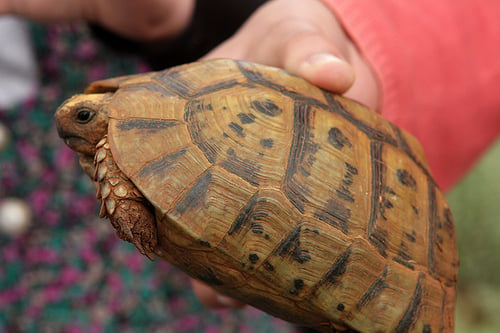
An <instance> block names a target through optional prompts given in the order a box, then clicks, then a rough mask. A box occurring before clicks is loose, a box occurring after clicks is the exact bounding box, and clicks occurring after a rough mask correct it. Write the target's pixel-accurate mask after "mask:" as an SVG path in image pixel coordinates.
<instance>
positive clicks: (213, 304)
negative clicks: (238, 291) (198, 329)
mask: <svg viewBox="0 0 500 333" xmlns="http://www.w3.org/2000/svg"><path fill="white" fill-rule="evenodd" d="M191 285H192V287H193V291H194V293H195V294H196V296H198V298H199V299H200V301H201V302H202V303H203V304H205V305H206V306H208V307H210V308H241V307H243V306H245V304H244V303H242V302H240V301H237V300H235V299H234V298H230V297H227V296H224V295H221V294H219V293H218V292H216V291H215V290H214V289H212V288H210V287H209V286H207V285H206V284H204V283H202V282H200V281H198V280H194V279H192V280H191Z"/></svg>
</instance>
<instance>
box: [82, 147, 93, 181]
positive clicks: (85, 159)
mask: <svg viewBox="0 0 500 333" xmlns="http://www.w3.org/2000/svg"><path fill="white" fill-rule="evenodd" d="M78 156H79V157H80V165H81V167H82V169H83V171H85V173H86V174H87V176H89V178H90V179H91V180H92V181H93V180H94V175H95V164H94V156H92V155H86V154H81V153H79V154H78Z"/></svg>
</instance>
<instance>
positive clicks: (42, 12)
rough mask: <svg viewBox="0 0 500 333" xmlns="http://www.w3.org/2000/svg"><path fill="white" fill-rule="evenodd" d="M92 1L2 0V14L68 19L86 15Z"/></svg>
mask: <svg viewBox="0 0 500 333" xmlns="http://www.w3.org/2000/svg"><path fill="white" fill-rule="evenodd" d="M87 3H90V1H67V0H0V14H14V15H18V16H21V17H25V18H28V19H31V20H35V21H41V22H51V21H68V20H77V19H82V18H84V17H85V8H86V4H87Z"/></svg>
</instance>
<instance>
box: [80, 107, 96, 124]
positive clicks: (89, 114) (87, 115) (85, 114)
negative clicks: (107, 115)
mask: <svg viewBox="0 0 500 333" xmlns="http://www.w3.org/2000/svg"><path fill="white" fill-rule="evenodd" d="M94 116H95V111H93V110H90V109H81V110H79V111H78V113H77V114H76V121H77V122H79V123H80V124H86V123H88V122H89V121H91V120H92V118H94Z"/></svg>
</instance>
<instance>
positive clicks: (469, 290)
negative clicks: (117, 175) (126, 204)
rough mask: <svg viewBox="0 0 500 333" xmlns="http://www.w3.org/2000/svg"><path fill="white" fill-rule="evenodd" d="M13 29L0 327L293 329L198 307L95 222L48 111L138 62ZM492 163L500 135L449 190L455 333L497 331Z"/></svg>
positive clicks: (67, 30)
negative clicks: (454, 237) (457, 260)
mask: <svg viewBox="0 0 500 333" xmlns="http://www.w3.org/2000/svg"><path fill="white" fill-rule="evenodd" d="M0 24H1V22H0ZM14 25H15V26H17V28H16V29H14V30H15V31H17V32H18V33H20V34H21V35H19V36H18V35H16V34H7V35H10V38H16V40H23V38H24V40H25V42H22V43H21V44H20V45H19V44H16V45H18V46H19V47H20V49H19V50H20V51H19V56H16V57H15V58H14V60H12V59H11V60H10V61H11V62H9V61H7V60H5V59H4V58H2V57H3V55H4V53H6V52H7V51H9V52H10V53H12V47H13V45H14V44H10V43H9V42H8V40H7V41H5V40H3V41H2V40H1V39H0V105H1V106H0V332H103V331H109V332H114V331H120V332H134V331H139V330H141V331H147V332H210V333H215V332H217V333H219V332H222V333H224V332H292V331H293V328H292V327H291V326H290V325H289V324H287V323H284V322H283V321H281V320H278V319H275V318H272V317H270V316H268V315H266V314H263V313H261V312H260V311H258V310H255V309H252V308H246V309H245V310H240V311H213V310H208V309H206V308H204V307H203V306H202V305H201V304H200V303H199V301H198V300H197V299H196V298H195V296H194V295H193V294H192V292H191V289H190V287H189V282H188V280H187V278H186V276H185V275H184V274H182V273H180V272H179V271H177V270H176V269H175V268H172V267H171V266H169V265H168V264H166V263H163V262H151V261H149V260H147V259H145V258H144V257H143V256H142V255H140V254H139V253H138V252H137V251H136V250H135V248H134V247H133V246H132V245H130V244H128V243H125V242H122V241H120V240H119V239H118V238H117V237H116V236H115V235H114V231H113V230H112V228H111V225H110V224H109V223H108V222H107V221H105V220H100V219H98V218H97V217H96V216H97V212H98V208H97V200H95V194H94V189H93V186H92V185H91V184H90V182H89V181H88V179H87V177H86V176H84V175H83V173H82V171H81V170H80V167H79V165H78V161H77V159H76V156H75V155H74V154H73V153H72V152H71V151H70V150H69V149H68V148H66V146H64V144H63V143H62V141H61V140H60V139H59V138H58V137H57V133H56V130H55V127H54V122H53V113H54V111H55V109H56V108H57V106H58V105H60V104H61V103H62V102H63V101H64V99H66V98H68V97H69V96H71V95H72V94H74V93H77V92H81V91H82V90H83V89H84V88H85V86H86V85H87V84H88V83H89V82H92V81H94V80H97V79H101V78H104V77H110V76H118V75H125V74H130V73H137V72H143V71H147V70H148V69H149V68H148V67H147V65H145V64H144V63H143V62H142V61H141V60H139V59H137V58H135V57H134V56H131V55H128V54H124V53H116V51H112V50H109V49H107V48H106V47H104V46H103V45H102V44H100V43H98V42H96V41H95V39H94V38H93V36H92V34H91V33H90V32H89V30H88V29H87V28H86V27H85V26H79V25H45V26H41V25H37V24H30V25H25V24H24V23H23V24H21V25H19V22H16V23H14ZM5 31H6V30H0V32H4V33H3V35H5ZM0 35H1V34H0ZM19 38H21V39H19ZM26 52H27V55H26V58H22V57H21V54H25V53H26ZM16 54H17V53H16ZM11 69H12V70H14V71H17V74H20V75H12V76H10V74H16V73H11ZM15 77H18V78H19V77H20V78H21V81H17V79H16V78H15ZM17 86H20V87H21V89H18V88H16V87H17ZM22 87H24V88H25V89H22ZM4 97H5V98H4ZM499 168H500V142H498V143H497V144H496V145H495V146H494V147H492V149H491V150H490V151H489V152H488V154H486V155H485V156H484V158H483V159H482V160H481V161H480V163H479V164H478V165H477V167H476V168H475V169H474V170H472V171H471V172H470V174H469V175H468V176H467V177H466V178H465V179H464V180H463V181H462V182H461V183H460V184H459V185H458V186H456V187H455V188H454V189H453V190H452V191H451V192H450V193H449V194H448V199H449V201H450V205H451V207H452V211H453V212H454V216H455V222H456V228H457V233H458V242H459V251H460V257H461V268H460V275H459V299H458V306H457V316H456V317H457V318H456V319H457V330H456V331H457V332H499V331H500V316H498V313H500V172H499V171H498V170H499Z"/></svg>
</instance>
